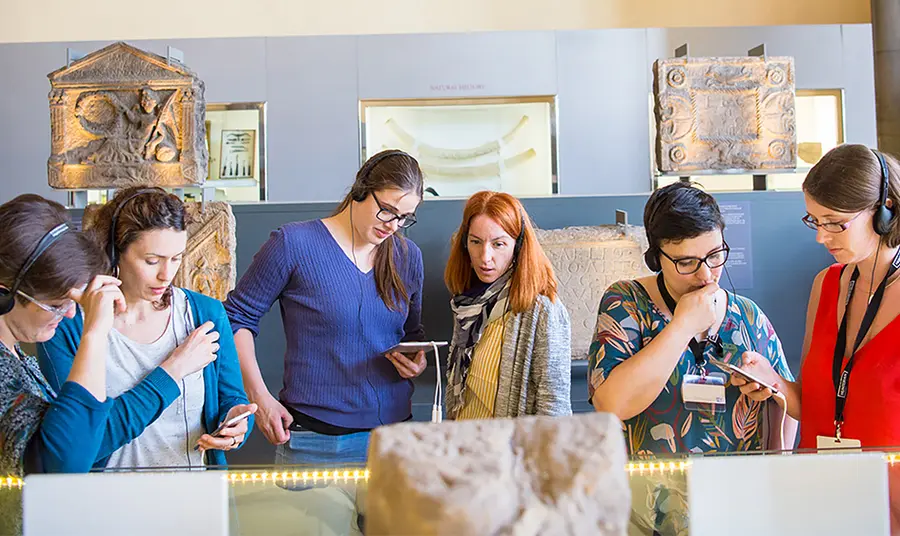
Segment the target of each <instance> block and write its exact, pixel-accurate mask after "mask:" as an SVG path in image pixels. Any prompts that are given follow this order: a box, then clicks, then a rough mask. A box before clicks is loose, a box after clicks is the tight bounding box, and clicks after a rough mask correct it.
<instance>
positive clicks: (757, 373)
mask: <svg viewBox="0 0 900 536" xmlns="http://www.w3.org/2000/svg"><path fill="white" fill-rule="evenodd" d="M740 368H741V369H742V370H745V371H747V372H748V373H749V374H752V375H753V376H754V377H756V378H758V379H759V380H760V381H761V382H764V383H766V384H768V385H769V386H771V387H774V388H775V389H777V390H778V391H782V390H783V389H784V385H783V384H784V379H783V378H782V377H781V376H780V375H779V374H778V373H777V372H775V369H774V368H772V364H771V363H769V360H768V359H766V358H765V357H763V356H762V355H760V354H758V353H756V352H744V355H743V356H742V358H741V366H740ZM731 384H732V385H734V386H736V387H739V388H740V389H741V393H743V394H745V395H747V396H748V397H750V399H751V400H755V401H757V402H762V401H764V400H768V399H769V398H771V397H772V396H773V394H774V393H773V392H772V389H769V388H768V387H766V386H764V385H761V384H760V383H759V382H757V381H754V380H753V379H752V378H748V377H746V376H744V375H742V374H740V373H739V372H736V371H732V373H731ZM779 400H780V399H779ZM779 403H780V402H779Z"/></svg>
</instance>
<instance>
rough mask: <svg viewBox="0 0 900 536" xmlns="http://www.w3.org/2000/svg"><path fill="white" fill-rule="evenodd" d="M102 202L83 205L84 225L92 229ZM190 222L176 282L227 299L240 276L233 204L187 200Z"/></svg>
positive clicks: (183, 286)
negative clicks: (204, 204) (238, 275)
mask: <svg viewBox="0 0 900 536" xmlns="http://www.w3.org/2000/svg"><path fill="white" fill-rule="evenodd" d="M100 206H101V205H89V206H88V207H86V208H85V209H84V216H83V217H82V222H81V225H82V227H83V228H84V229H90V228H91V226H92V225H93V222H94V218H95V217H96V213H97V211H98V210H99V209H100ZM185 209H186V210H187V213H188V217H189V219H190V222H191V223H190V224H189V225H188V241H187V249H186V250H185V253H184V259H183V260H182V262H181V269H180V270H179V271H178V274H176V276H175V280H174V281H173V284H174V285H175V286H178V287H182V288H186V289H189V290H193V291H195V292H199V293H201V294H205V295H207V296H209V297H211V298H215V299H217V300H219V301H224V300H225V298H226V297H227V296H228V293H229V292H230V291H231V290H232V289H234V285H235V282H236V278H237V267H236V264H235V259H236V258H237V238H236V235H235V219H234V212H233V211H232V210H231V205H229V204H228V203H225V202H223V201H213V202H209V203H207V204H206V207H205V208H203V207H202V205H201V204H200V203H185Z"/></svg>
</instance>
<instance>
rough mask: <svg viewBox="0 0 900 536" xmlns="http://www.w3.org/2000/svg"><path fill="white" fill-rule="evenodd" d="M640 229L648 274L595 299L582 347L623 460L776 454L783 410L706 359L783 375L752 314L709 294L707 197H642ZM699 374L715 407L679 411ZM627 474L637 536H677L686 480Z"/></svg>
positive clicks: (716, 229) (711, 211)
mask: <svg viewBox="0 0 900 536" xmlns="http://www.w3.org/2000/svg"><path fill="white" fill-rule="evenodd" d="M644 227H645V228H646V230H647V237H648V239H649V243H650V249H649V250H648V251H647V254H646V256H645V260H646V262H647V266H648V267H649V268H650V269H651V270H653V271H655V272H657V275H656V276H650V277H644V278H641V279H638V280H635V281H619V282H617V283H615V284H613V285H611V286H610V287H609V288H608V289H607V291H606V293H605V294H604V296H603V299H602V301H601V302H600V310H599V314H598V317H597V327H596V329H595V333H594V339H593V342H592V344H591V348H590V368H589V372H588V374H589V382H588V385H589V387H588V388H589V393H590V400H591V403H592V404H593V405H594V407H595V408H596V409H597V411H605V412H610V413H613V414H615V415H617V416H618V417H619V418H620V419H621V420H622V421H623V428H624V433H625V442H626V445H627V446H628V450H629V453H630V454H631V455H632V456H644V455H650V456H655V455H657V456H664V455H666V454H668V455H672V454H673V453H678V454H689V453H701V452H732V451H749V450H760V449H762V448H766V447H771V448H778V443H779V436H780V435H781V434H779V431H778V427H779V426H781V422H782V413H781V409H780V408H779V407H778V406H777V404H775V403H774V402H773V403H771V404H766V403H762V404H761V403H758V402H755V401H753V400H751V399H750V398H749V397H747V396H746V395H742V394H741V391H740V389H739V388H738V387H736V386H732V385H731V384H730V381H729V379H728V376H727V375H726V374H725V371H722V370H719V368H718V367H717V366H715V365H714V364H713V363H711V362H710V359H711V358H714V359H718V360H721V361H725V362H728V363H734V364H736V365H738V366H741V365H742V364H743V362H744V359H747V358H750V357H752V358H754V359H765V360H768V361H769V362H770V363H771V364H772V366H773V367H774V368H775V369H776V370H777V371H778V373H779V374H781V375H782V376H784V377H785V378H791V377H792V376H791V373H790V370H788V367H787V363H786V362H785V358H784V351H783V350H782V348H781V342H780V341H779V339H778V336H777V335H776V334H775V330H774V329H773V328H772V325H771V323H770V322H769V320H768V318H766V316H765V315H764V314H763V312H762V311H761V310H760V309H759V307H757V305H756V304H755V303H753V302H752V301H750V300H749V299H747V298H744V297H742V296H737V295H735V294H733V293H730V292H726V291H725V290H723V289H720V288H719V285H718V283H719V279H720V277H721V276H722V275H723V270H724V266H725V262H726V260H727V259H728V245H727V244H726V243H725V239H724V236H723V232H724V229H725V222H724V220H723V218H722V215H721V213H720V212H719V207H718V205H717V204H716V201H715V199H713V197H712V196H710V195H709V194H707V193H705V192H703V191H702V190H700V189H698V188H694V187H692V186H691V185H688V184H684V183H676V184H673V185H671V186H667V187H665V188H662V189H660V190H657V191H656V192H654V193H653V195H651V196H650V199H649V200H648V201H647V205H646V207H645V209H644ZM673 313H674V314H673ZM704 373H708V374H709V375H708V376H706V379H709V378H712V377H716V376H718V377H719V378H720V379H721V381H722V384H723V385H724V393H725V403H724V404H722V405H719V406H718V407H717V408H716V409H713V407H712V406H710V405H708V404H694V403H688V404H686V403H685V400H684V397H683V395H682V389H683V388H684V385H685V383H692V382H697V381H704V380H700V379H698V378H700V377H701V375H703V374H704ZM716 373H718V374H716ZM692 387H696V386H695V385H694V386H692ZM689 402H690V401H689ZM763 410H766V411H763ZM770 411H771V413H772V414H771V416H767V415H766V414H767V413H768V412H770ZM795 433H796V422H795V421H793V420H791V419H790V418H787V419H786V421H785V430H784V434H783V439H784V445H785V448H791V447H792V446H793V444H794V435H795ZM767 437H769V438H771V439H770V440H769V441H768V444H767V442H766V441H765V439H766V438H767ZM634 476H635V477H637V478H632V481H631V484H632V488H633V492H634V497H635V499H636V500H635V502H634V505H633V508H634V512H633V515H632V522H633V523H634V524H635V525H637V526H638V531H637V532H638V533H646V534H664V535H667V534H676V535H681V534H687V519H688V515H687V502H686V493H685V492H686V490H685V481H684V476H683V475H681V474H674V475H672V474H666V475H660V474H659V473H657V475H649V476H647V475H645V476H646V478H641V477H640V475H634ZM632 533H634V532H632Z"/></svg>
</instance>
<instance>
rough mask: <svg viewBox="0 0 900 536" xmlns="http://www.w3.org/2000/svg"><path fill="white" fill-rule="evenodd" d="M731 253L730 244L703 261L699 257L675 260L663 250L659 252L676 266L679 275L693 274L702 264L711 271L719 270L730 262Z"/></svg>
mask: <svg viewBox="0 0 900 536" xmlns="http://www.w3.org/2000/svg"><path fill="white" fill-rule="evenodd" d="M730 251H731V248H729V247H728V244H725V245H724V246H723V247H722V249H717V250H715V251H713V252H712V253H710V254H709V255H707V256H706V257H703V258H702V259H701V258H697V257H682V258H680V259H673V258H672V257H670V256H669V255H668V254H667V253H666V252H665V251H663V250H662V249H660V250H659V252H660V253H662V255H663V257H665V258H667V259H669V260H670V261H672V264H674V265H675V270H676V271H678V273H679V274H681V275H691V274H693V273H694V272H696V271H697V270H699V269H700V265H702V264H705V265H706V266H708V267H709V268H710V269H712V268H718V267H720V266H722V265H724V264H725V262H726V261H727V260H728V253H729V252H730Z"/></svg>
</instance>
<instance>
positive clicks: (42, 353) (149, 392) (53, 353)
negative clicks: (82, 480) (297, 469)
mask: <svg viewBox="0 0 900 536" xmlns="http://www.w3.org/2000/svg"><path fill="white" fill-rule="evenodd" d="M182 290H183V291H184V293H185V294H186V295H187V298H188V304H189V305H190V307H191V314H192V315H193V318H195V319H196V320H195V323H196V324H197V325H198V326H199V325H202V324H203V323H204V322H207V321H210V322H212V323H213V324H214V326H215V327H214V328H213V329H214V330H215V331H217V332H218V333H219V351H218V352H216V355H217V357H216V360H215V361H213V362H212V363H210V364H209V365H207V366H206V367H205V368H204V369H203V383H204V387H205V390H204V393H205V399H204V402H203V423H204V425H205V426H206V430H207V431H210V432H211V431H212V430H215V429H216V427H218V426H219V424H220V423H221V422H222V421H224V420H225V417H226V415H227V414H228V410H230V409H231V408H232V407H234V406H236V405H238V404H246V403H247V395H246V394H245V393H244V382H243V379H242V378H241V367H240V363H239V362H238V356H237V350H236V349H235V347H234V339H233V338H232V336H231V335H232V332H231V329H230V326H229V325H228V318H227V317H226V316H225V311H224V310H223V309H222V304H221V303H220V302H219V301H218V300H215V299H213V298H210V297H208V296H204V295H202V294H198V293H196V292H192V291H190V290H187V289H182ZM83 329H84V319H83V318H82V317H81V314H76V315H75V316H74V318H64V319H63V320H62V322H60V324H59V327H58V328H57V329H56V334H55V335H54V336H53V338H52V339H50V340H49V341H47V342H44V343H41V344H39V345H38V360H39V362H40V367H41V371H42V372H43V373H44V376H46V377H47V382H48V383H49V384H50V386H51V387H52V388H53V389H55V390H58V389H60V386H61V385H63V382H65V379H66V378H67V377H68V376H69V371H70V370H71V369H72V363H73V361H74V359H75V353H76V351H77V350H78V345H79V343H80V342H81V335H82V330H83ZM68 383H71V382H67V384H68ZM179 396H181V390H180V389H179V388H178V384H177V383H176V382H175V380H173V379H172V377H171V376H169V375H168V373H166V371H164V370H163V369H162V368H159V367H157V368H156V369H154V370H152V371H151V372H150V373H149V374H147V376H145V377H144V379H143V380H141V382H140V383H138V384H137V385H135V386H134V388H133V389H131V390H129V391H127V392H125V393H122V395H121V396H119V397H117V398H115V399H112V400H113V402H112V407H111V409H110V410H109V418H108V419H107V422H106V428H105V433H104V435H103V436H102V441H101V442H100V447H99V449H98V450H97V459H96V461H95V464H94V467H96V468H102V467H106V464H107V463H108V462H109V457H110V455H111V454H112V453H113V452H115V451H116V450H117V449H118V448H119V447H121V446H122V445H125V444H127V443H129V442H130V441H131V440H133V439H134V438H136V437H138V436H139V435H141V433H142V432H143V431H144V429H145V428H146V427H147V426H149V425H150V424H152V423H153V422H154V421H155V420H156V419H157V418H159V416H160V415H161V414H162V412H163V411H164V410H165V409H166V408H167V407H169V405H170V404H171V403H172V402H173V401H175V399H177V398H178V397H179ZM247 426H248V428H247V430H248V431H247V434H246V436H245V438H244V441H245V442H246V438H247V437H249V435H250V431H252V430H253V416H252V415H251V416H250V420H249V422H248V423H247ZM242 444H243V443H242ZM206 461H207V463H208V464H210V465H216V466H224V465H225V464H226V460H225V453H224V452H223V451H221V450H208V451H206Z"/></svg>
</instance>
